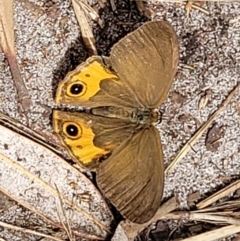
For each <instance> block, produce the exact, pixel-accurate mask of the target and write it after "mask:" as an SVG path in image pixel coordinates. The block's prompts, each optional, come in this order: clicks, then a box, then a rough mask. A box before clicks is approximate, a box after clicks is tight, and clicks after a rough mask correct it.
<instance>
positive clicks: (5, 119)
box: [0, 112, 62, 155]
mask: <svg viewBox="0 0 240 241" xmlns="http://www.w3.org/2000/svg"><path fill="white" fill-rule="evenodd" d="M0 125H3V126H7V127H10V128H11V129H12V130H14V131H16V132H17V133H20V134H22V135H24V136H26V137H28V138H29V139H31V140H33V141H35V142H37V143H39V144H40V145H42V146H45V147H47V148H48V149H50V150H52V151H53V152H55V153H57V154H59V155H61V154H62V152H61V151H60V150H58V149H57V148H55V147H53V146H52V145H50V144H48V143H47V142H48V141H49V140H47V139H45V138H44V137H43V135H41V134H39V133H37V132H36V131H34V130H32V129H30V128H29V127H27V126H25V125H23V124H21V123H19V122H18V121H16V120H14V119H12V118H10V117H9V116H7V115H5V114H4V113H2V112H0Z"/></svg>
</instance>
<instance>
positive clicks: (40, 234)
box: [0, 221, 63, 241]
mask: <svg viewBox="0 0 240 241" xmlns="http://www.w3.org/2000/svg"><path fill="white" fill-rule="evenodd" d="M0 226H1V227H4V228H9V229H12V230H17V231H20V232H23V233H29V234H32V235H37V236H39V237H43V238H48V239H49V240H55V241H63V240H62V239H59V238H56V237H53V236H50V235H47V234H44V233H40V232H37V231H34V230H31V229H26V228H21V227H17V226H14V225H11V224H8V223H4V222H1V221H0Z"/></svg>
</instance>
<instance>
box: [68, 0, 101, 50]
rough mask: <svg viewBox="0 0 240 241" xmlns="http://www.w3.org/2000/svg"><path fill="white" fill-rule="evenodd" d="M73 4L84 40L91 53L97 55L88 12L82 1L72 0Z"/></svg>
mask: <svg viewBox="0 0 240 241" xmlns="http://www.w3.org/2000/svg"><path fill="white" fill-rule="evenodd" d="M72 4H73V9H74V11H75V14H76V17H77V20H78V24H79V27H80V30H81V34H82V39H83V42H84V44H85V46H86V47H87V49H88V50H89V53H90V55H97V49H96V47H95V39H94V36H93V33H92V29H91V27H90V25H89V23H88V19H87V16H86V13H85V11H84V4H83V2H82V1H77V0H72Z"/></svg>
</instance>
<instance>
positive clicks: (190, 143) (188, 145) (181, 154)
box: [165, 84, 240, 173]
mask: <svg viewBox="0 0 240 241" xmlns="http://www.w3.org/2000/svg"><path fill="white" fill-rule="evenodd" d="M239 90H240V84H238V85H237V86H236V87H235V88H234V89H233V90H232V92H231V93H230V94H229V96H228V97H227V98H226V100H225V101H224V102H223V103H222V104H221V106H220V107H219V108H218V109H217V110H216V111H215V112H214V113H213V114H212V115H211V116H210V118H209V119H208V121H207V122H206V123H205V124H204V125H202V127H201V128H200V129H198V131H197V132H196V133H195V135H194V136H193V137H192V138H191V139H190V140H189V141H188V142H187V143H186V144H185V145H184V147H183V148H182V149H181V150H180V152H179V153H178V154H177V156H176V157H175V159H174V160H173V161H172V162H171V164H170V165H169V166H168V167H167V168H166V170H165V173H168V172H171V171H173V169H174V168H175V166H176V165H177V163H178V162H180V161H181V160H182V158H183V157H184V156H185V155H186V154H187V153H188V152H189V151H190V150H191V148H192V146H193V145H194V144H195V143H196V142H197V140H198V139H199V138H200V137H201V136H202V135H203V133H204V132H205V131H206V130H207V129H208V128H209V126H210V125H211V124H212V123H213V121H214V120H215V118H216V117H217V116H218V115H219V114H220V113H221V111H222V110H224V108H225V107H226V106H227V105H228V104H229V102H230V101H231V99H232V98H233V96H234V95H235V94H236V93H237V92H238V91H239Z"/></svg>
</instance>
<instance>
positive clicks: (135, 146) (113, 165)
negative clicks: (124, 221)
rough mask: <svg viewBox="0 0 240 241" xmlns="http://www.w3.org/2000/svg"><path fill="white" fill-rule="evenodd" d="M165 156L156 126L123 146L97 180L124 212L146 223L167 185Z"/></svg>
mask: <svg viewBox="0 0 240 241" xmlns="http://www.w3.org/2000/svg"><path fill="white" fill-rule="evenodd" d="M163 182H164V167H163V155H162V148H161V142H160V136H159V132H158V131H157V129H156V128H155V127H153V126H152V127H150V128H149V129H145V130H141V131H139V132H137V133H136V134H134V135H132V136H130V137H129V138H128V139H126V140H125V141H124V142H123V143H122V144H121V145H119V146H118V147H117V148H116V149H115V150H114V151H113V153H112V155H111V156H110V157H109V158H108V159H107V160H105V161H104V162H103V163H102V164H101V165H100V167H99V169H98V170H97V183H98V184H99V186H100V188H101V189H102V191H103V193H104V194H105V195H106V197H107V198H108V199H109V200H111V202H112V203H113V204H114V205H115V207H116V208H117V209H118V210H119V211H120V213H121V214H122V215H123V216H124V217H127V218H128V219H130V220H131V221H133V222H137V223H144V222H146V221H148V220H149V219H150V218H152V216H153V215H154V214H155V212H156V211H157V209H158V207H159V205H160V202H161V197H162V192H163V187H164V183H163Z"/></svg>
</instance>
